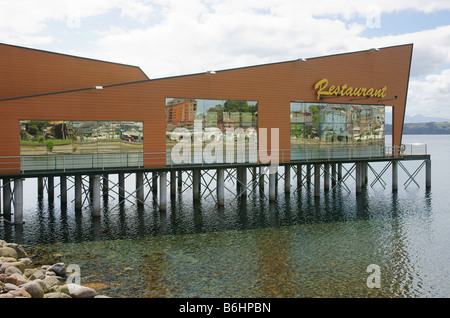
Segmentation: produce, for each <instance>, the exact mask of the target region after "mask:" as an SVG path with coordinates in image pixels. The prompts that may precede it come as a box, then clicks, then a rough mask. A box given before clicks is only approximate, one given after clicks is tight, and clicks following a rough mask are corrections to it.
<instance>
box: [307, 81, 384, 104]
mask: <svg viewBox="0 0 450 318" xmlns="http://www.w3.org/2000/svg"><path fill="white" fill-rule="evenodd" d="M314 88H315V89H316V91H317V100H320V97H321V96H351V97H354V96H358V97H368V98H370V97H377V98H383V97H385V96H386V91H387V86H384V87H383V88H379V89H375V88H366V87H352V86H348V85H347V84H343V85H331V86H329V87H328V79H326V78H324V79H321V80H320V81H318V82H317V83H316V85H315V86H314Z"/></svg>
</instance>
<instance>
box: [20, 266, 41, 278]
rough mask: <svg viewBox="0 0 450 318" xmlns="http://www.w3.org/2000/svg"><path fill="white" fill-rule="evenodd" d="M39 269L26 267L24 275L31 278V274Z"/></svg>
mask: <svg viewBox="0 0 450 318" xmlns="http://www.w3.org/2000/svg"><path fill="white" fill-rule="evenodd" d="M37 271H39V270H38V269H37V268H26V269H25V271H24V272H23V276H24V277H25V278H27V279H30V276H31V275H33V274H34V273H36V272H37Z"/></svg>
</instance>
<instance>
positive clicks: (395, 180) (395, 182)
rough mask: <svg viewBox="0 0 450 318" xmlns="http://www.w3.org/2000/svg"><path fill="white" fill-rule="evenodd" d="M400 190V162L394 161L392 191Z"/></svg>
mask: <svg viewBox="0 0 450 318" xmlns="http://www.w3.org/2000/svg"><path fill="white" fill-rule="evenodd" d="M397 190H398V162H397V161H395V160H394V161H392V191H394V192H395V191H397Z"/></svg>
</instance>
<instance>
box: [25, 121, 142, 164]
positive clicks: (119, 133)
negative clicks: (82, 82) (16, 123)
mask: <svg viewBox="0 0 450 318" xmlns="http://www.w3.org/2000/svg"><path fill="white" fill-rule="evenodd" d="M20 126H21V131H20V137H21V138H20V140H21V142H20V154H21V155H22V156H27V155H69V154H98V153H110V154H113V153H136V152H143V140H144V132H143V123H142V122H128V121H119V122H117V121H64V120H61V121H42V120H21V121H20Z"/></svg>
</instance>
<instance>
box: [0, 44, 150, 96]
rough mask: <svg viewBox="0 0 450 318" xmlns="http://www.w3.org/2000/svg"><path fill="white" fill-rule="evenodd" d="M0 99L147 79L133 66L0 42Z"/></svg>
mask: <svg viewBox="0 0 450 318" xmlns="http://www.w3.org/2000/svg"><path fill="white" fill-rule="evenodd" d="M0 74H1V75H0V100H1V99H5V98H14V97H20V96H29V95H36V94H46V93H52V92H59V91H66V90H73V89H82V88H87V87H93V86H96V85H97V86H101V85H110V84H117V83H127V82H134V81H140V80H147V79H148V78H147V76H146V75H145V74H144V73H143V72H142V71H141V70H140V69H139V68H138V67H134V66H127V65H122V64H116V63H108V62H103V61H97V60H92V59H85V58H80V57H74V56H69V55H63V54H57V53H51V52H45V51H39V50H33V49H27V48H22V47H17V46H11V45H5V44H0Z"/></svg>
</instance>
